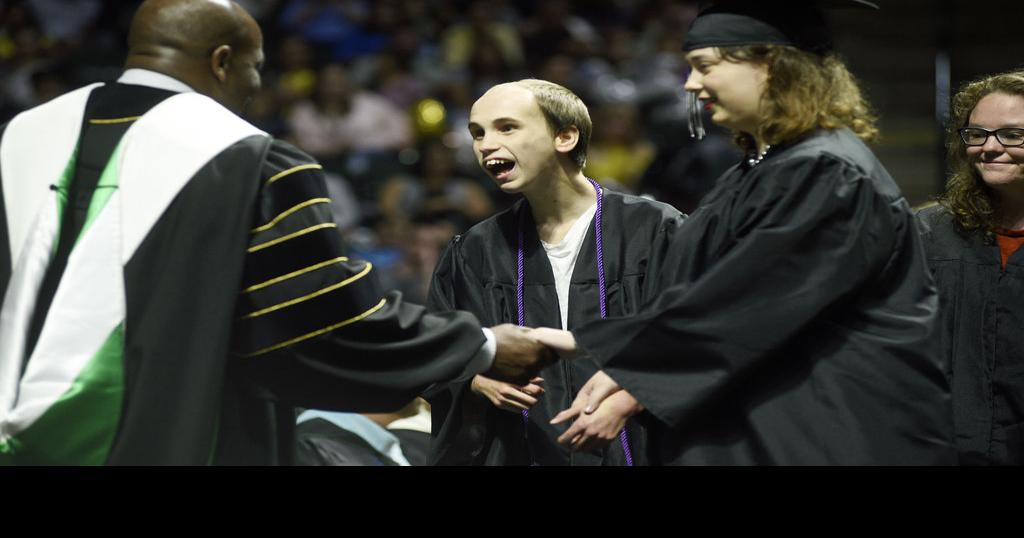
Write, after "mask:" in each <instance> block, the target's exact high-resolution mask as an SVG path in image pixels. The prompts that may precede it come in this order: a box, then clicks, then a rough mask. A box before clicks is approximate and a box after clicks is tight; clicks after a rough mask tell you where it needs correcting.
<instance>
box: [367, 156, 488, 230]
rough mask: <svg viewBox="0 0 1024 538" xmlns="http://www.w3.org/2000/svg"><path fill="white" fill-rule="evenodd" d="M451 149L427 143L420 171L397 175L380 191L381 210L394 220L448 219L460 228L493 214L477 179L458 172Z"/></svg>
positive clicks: (385, 215)
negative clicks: (416, 173) (408, 174)
mask: <svg viewBox="0 0 1024 538" xmlns="http://www.w3.org/2000/svg"><path fill="white" fill-rule="evenodd" d="M454 164H455V163H454V157H453V155H452V151H451V150H450V149H448V148H447V147H445V146H444V144H442V143H441V142H439V141H430V142H427V143H426V145H424V147H423V153H422V156H421V157H420V166H419V174H418V176H417V177H415V178H412V177H409V176H395V177H393V178H391V179H390V180H388V181H387V182H386V183H385V184H384V185H383V187H382V188H381V191H380V203H379V207H380V212H381V215H383V216H384V217H385V218H389V219H395V220H402V219H406V220H413V219H417V218H419V219H427V220H430V221H439V220H446V221H448V222H449V223H450V224H451V225H452V226H453V227H454V228H455V230H457V231H463V230H467V229H469V227H470V226H472V225H474V224H476V223H477V222H480V221H481V220H483V219H485V218H487V217H489V216H491V214H492V213H493V212H494V206H493V204H492V203H491V200H490V198H489V197H488V196H487V192H486V191H485V190H484V189H483V188H482V187H481V186H480V185H479V184H478V183H477V182H476V181H474V180H472V179H466V178H462V177H457V176H456V175H455V167H454Z"/></svg>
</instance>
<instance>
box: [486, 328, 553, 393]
mask: <svg viewBox="0 0 1024 538" xmlns="http://www.w3.org/2000/svg"><path fill="white" fill-rule="evenodd" d="M491 331H493V332H494V337H495V340H496V342H497V346H498V347H497V351H495V354H494V363H493V364H492V365H491V369H490V370H487V371H486V372H484V375H486V376H487V377H490V378H493V379H497V380H499V381H508V382H510V383H515V384H517V385H526V384H528V383H529V381H530V379H531V378H532V377H534V376H536V375H537V373H538V372H540V371H541V369H543V368H544V367H545V366H547V365H549V364H552V363H553V362H555V361H556V360H558V355H556V354H555V352H554V351H552V350H551V349H549V348H548V347H547V346H545V345H544V344H542V343H541V342H540V341H539V340H537V338H536V337H534V336H533V335H532V334H531V329H528V328H526V327H520V326H518V325H513V324H511V323H505V324H502V325H497V326H495V327H491Z"/></svg>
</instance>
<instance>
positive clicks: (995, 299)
mask: <svg viewBox="0 0 1024 538" xmlns="http://www.w3.org/2000/svg"><path fill="white" fill-rule="evenodd" d="M917 219H918V221H919V222H920V223H921V229H922V237H923V238H924V245H925V251H926V252H927V255H928V264H929V265H930V266H931V268H932V271H933V273H934V275H935V281H936V283H937V284H938V287H939V334H938V335H937V338H938V340H939V342H941V350H942V358H943V360H944V364H945V365H946V368H947V370H946V374H947V376H948V377H949V379H950V383H951V385H952V390H953V425H954V427H955V431H956V439H955V440H956V447H957V451H958V452H959V453H960V463H961V464H966V465H1021V464H1024V251H1022V250H1018V251H1017V252H1015V253H1013V254H1012V255H1011V256H1010V257H1009V259H1007V261H1006V267H1005V268H1003V267H1002V262H1001V259H1000V255H999V247H998V246H996V245H995V244H994V243H986V242H985V239H984V234H982V233H980V232H973V233H968V232H964V231H962V230H961V229H960V228H959V227H958V226H957V224H956V223H955V221H954V220H953V217H952V215H950V214H949V212H948V211H947V210H946V209H945V208H943V207H942V206H933V207H930V208H927V209H924V210H922V211H920V212H918V214H917Z"/></svg>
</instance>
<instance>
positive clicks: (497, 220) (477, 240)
mask: <svg viewBox="0 0 1024 538" xmlns="http://www.w3.org/2000/svg"><path fill="white" fill-rule="evenodd" d="M522 203H523V202H522V200H520V201H518V202H516V203H515V204H513V205H512V207H509V208H508V209H505V210H503V211H499V212H498V213H495V214H494V215H491V216H490V217H487V218H486V219H484V220H482V221H480V222H478V223H476V224H474V225H473V226H472V227H471V228H470V229H468V230H466V231H465V232H464V233H462V234H459V235H457V236H455V238H453V241H457V242H461V243H462V249H463V250H464V251H466V250H469V251H472V250H473V249H483V248H489V247H491V246H493V245H494V242H495V241H496V240H497V239H499V238H501V237H503V236H504V235H507V234H511V233H514V228H515V227H516V226H518V219H517V218H516V216H517V215H518V214H519V211H520V210H521V205H522Z"/></svg>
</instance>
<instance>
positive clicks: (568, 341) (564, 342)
mask: <svg viewBox="0 0 1024 538" xmlns="http://www.w3.org/2000/svg"><path fill="white" fill-rule="evenodd" d="M532 334H533V336H534V338H536V339H537V340H538V341H540V343H542V344H544V345H546V346H548V347H550V348H551V349H553V350H555V351H557V352H558V355H559V356H561V357H562V358H563V359H571V358H573V357H574V356H575V355H576V338H574V337H573V335H572V333H571V332H569V331H562V330H559V329H551V328H549V327H538V328H536V329H533V331H532Z"/></svg>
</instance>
